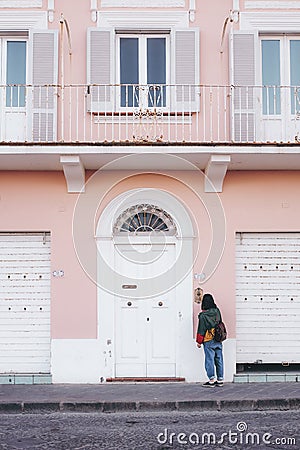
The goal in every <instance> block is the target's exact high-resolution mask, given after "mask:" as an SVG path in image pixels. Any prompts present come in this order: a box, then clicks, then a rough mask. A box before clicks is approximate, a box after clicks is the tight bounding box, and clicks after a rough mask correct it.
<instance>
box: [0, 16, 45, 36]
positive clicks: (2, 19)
mask: <svg viewBox="0 0 300 450" xmlns="http://www.w3.org/2000/svg"><path fill="white" fill-rule="evenodd" d="M32 28H35V29H40V30H42V29H47V11H1V14H0V29H1V30H14V31H16V30H29V29H32Z"/></svg>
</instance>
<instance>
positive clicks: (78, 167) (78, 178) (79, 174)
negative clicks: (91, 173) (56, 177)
mask: <svg viewBox="0 0 300 450" xmlns="http://www.w3.org/2000/svg"><path fill="white" fill-rule="evenodd" d="M60 163H61V164H62V167H63V171H64V174H65V178H66V182H67V188H68V192H70V193H76V192H84V185H85V169H84V166H83V164H82V162H81V159H80V157H79V156H77V155H66V156H61V157H60Z"/></svg>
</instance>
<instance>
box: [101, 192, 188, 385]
mask: <svg viewBox="0 0 300 450" xmlns="http://www.w3.org/2000/svg"><path fill="white" fill-rule="evenodd" d="M140 203H149V204H153V205H156V206H159V207H161V208H162V209H164V210H166V211H167V212H168V213H169V214H170V215H171V216H172V218H173V219H174V221H175V223H176V225H177V229H178V235H177V236H176V237H175V247H176V261H178V263H176V264H177V265H176V269H177V266H178V270H177V276H176V278H177V284H176V288H175V289H176V298H177V299H178V302H177V314H178V323H177V325H178V326H177V330H178V331H177V343H176V349H177V350H176V376H180V377H188V370H189V364H187V362H186V361H185V356H186V355H189V354H190V351H187V350H188V347H189V346H194V340H193V296H192V291H193V278H192V272H193V239H194V230H193V225H192V220H191V218H190V216H189V213H188V212H187V210H186V208H185V206H184V205H183V204H182V203H181V202H180V201H179V200H178V199H177V198H176V197H175V196H173V195H171V194H170V193H168V192H166V191H162V190H159V189H148V188H147V189H134V190H132V191H127V192H125V193H123V194H121V195H119V196H118V197H116V198H115V199H114V200H112V201H111V202H110V203H109V204H108V206H107V207H106V208H105V209H104V210H103V212H102V214H101V216H100V218H99V221H98V225H97V230H96V241H97V249H98V251H97V260H98V264H97V285H98V339H99V343H100V355H99V357H100V358H101V367H102V376H103V378H108V377H115V351H114V347H115V342H114V336H115V332H116V330H115V301H114V300H115V294H116V293H115V292H114V287H113V288H112V289H111V286H112V285H109V280H112V279H113V278H114V273H113V268H114V239H113V226H114V223H115V221H116V219H117V217H118V216H119V215H120V214H121V213H122V212H123V211H125V210H126V209H127V208H129V207H131V206H133V205H137V204H140ZM172 239H174V238H172Z"/></svg>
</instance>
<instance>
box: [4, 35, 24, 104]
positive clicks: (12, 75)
mask: <svg viewBox="0 0 300 450" xmlns="http://www.w3.org/2000/svg"><path fill="white" fill-rule="evenodd" d="M6 84H7V88H6V106H7V107H24V106H25V86H24V85H25V84H26V42H25V41H7V51H6Z"/></svg>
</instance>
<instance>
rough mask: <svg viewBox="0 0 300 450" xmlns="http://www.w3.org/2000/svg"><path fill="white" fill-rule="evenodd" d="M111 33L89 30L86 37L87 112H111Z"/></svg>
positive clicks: (103, 30)
mask: <svg viewBox="0 0 300 450" xmlns="http://www.w3.org/2000/svg"><path fill="white" fill-rule="evenodd" d="M112 37H113V33H112V30H111V29H106V28H101V29H97V28H89V29H88V37H87V46H88V48H87V57H88V61H87V83H88V85H89V91H88V93H89V96H88V104H87V107H88V111H90V112H104V113H105V112H111V111H112V110H113V91H112V89H113V87H112V84H113V71H112V68H113V64H112V58H113V43H112Z"/></svg>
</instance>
